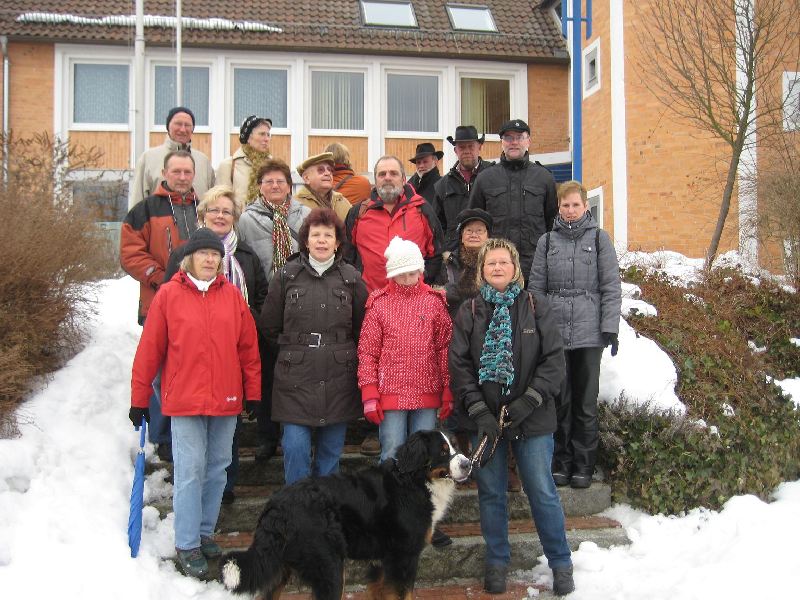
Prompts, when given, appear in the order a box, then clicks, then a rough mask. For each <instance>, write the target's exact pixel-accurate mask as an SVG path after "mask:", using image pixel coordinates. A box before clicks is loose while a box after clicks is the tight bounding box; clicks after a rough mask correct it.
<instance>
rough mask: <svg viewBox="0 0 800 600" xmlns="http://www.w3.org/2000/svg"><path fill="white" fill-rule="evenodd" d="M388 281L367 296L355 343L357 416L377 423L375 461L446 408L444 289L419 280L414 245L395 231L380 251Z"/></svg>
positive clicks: (448, 328)
mask: <svg viewBox="0 0 800 600" xmlns="http://www.w3.org/2000/svg"><path fill="white" fill-rule="evenodd" d="M384 255H385V256H386V276H387V277H388V279H389V283H388V284H387V285H386V286H385V287H383V288H381V289H379V290H375V291H374V292H372V294H370V296H369V299H368V300H367V312H366V315H365V317H364V324H363V325H362V328H361V335H360V337H359V342H358V386H359V388H361V400H362V402H363V404H364V416H365V417H366V418H367V420H369V421H370V422H372V423H375V424H376V425H378V426H379V435H380V442H381V462H382V461H384V460H386V459H387V458H393V457H394V455H395V452H396V451H397V448H398V447H399V446H400V445H402V444H403V443H404V442H405V441H406V438H407V437H408V436H409V435H410V434H412V433H414V432H415V431H420V430H423V429H434V428H435V427H436V411H437V409H439V418H440V419H446V418H447V417H448V415H450V412H451V411H452V409H453V396H452V394H451V393H450V374H449V372H448V370H447V350H448V346H449V345H450V336H451V334H452V329H453V327H452V323H451V321H450V315H449V313H448V312H447V300H446V299H445V296H444V293H443V292H440V291H438V290H433V289H431V287H430V286H428V285H427V284H426V283H425V282H424V281H423V280H422V272H423V270H424V268H425V262H424V260H423V258H422V252H421V251H420V249H419V247H418V246H417V245H416V244H415V243H414V242H410V241H408V240H403V239H400V238H399V237H395V238H394V239H393V240H392V241H391V243H390V244H389V247H388V248H387V249H386V252H385V254H384Z"/></svg>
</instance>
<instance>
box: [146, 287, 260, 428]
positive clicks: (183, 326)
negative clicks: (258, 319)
mask: <svg viewBox="0 0 800 600" xmlns="http://www.w3.org/2000/svg"><path fill="white" fill-rule="evenodd" d="M162 365H163V371H162V375H161V395H162V396H161V410H162V412H163V413H164V414H165V415H169V416H172V417H176V416H188V415H209V416H232V415H238V414H239V413H240V412H242V408H243V406H244V400H260V399H261V359H260V357H259V354H258V339H257V336H256V325H255V322H254V321H253V316H252V314H251V313H250V308H249V307H248V306H247V303H246V302H245V301H244V298H243V297H242V294H241V292H240V291H239V290H238V289H236V287H234V286H233V285H232V284H230V283H228V281H227V280H226V279H225V276H224V275H218V276H217V278H216V279H215V280H214V282H213V283H212V284H211V287H210V288H209V289H208V291H207V292H201V291H200V290H198V289H197V287H196V286H195V284H194V282H192V281H191V280H190V279H189V278H188V277H187V276H186V273H183V272H178V273H176V274H175V275H174V276H173V277H172V279H170V280H169V281H168V282H167V283H165V284H164V285H163V286H161V289H160V290H159V292H158V294H156V297H155V300H153V304H152V305H151V307H150V312H149V313H148V316H147V321H146V322H145V325H144V331H143V332H142V338H141V339H140V340H139V347H138V348H137V349H136V356H135V357H134V359H133V373H132V375H131V405H132V406H138V407H140V408H146V407H147V406H148V404H149V402H150V396H151V394H152V388H151V384H152V382H153V378H154V377H155V376H156V372H157V371H158V369H159V367H161V366H162ZM243 388H244V389H243Z"/></svg>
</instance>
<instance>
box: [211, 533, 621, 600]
mask: <svg viewBox="0 0 800 600" xmlns="http://www.w3.org/2000/svg"><path fill="white" fill-rule="evenodd" d="M566 525H567V541H568V542H569V545H570V548H571V549H572V550H576V549H577V548H578V546H579V545H580V544H581V543H582V542H585V541H592V542H594V543H596V544H597V545H598V546H601V547H604V548H608V547H611V546H616V545H622V544H627V543H629V541H628V538H627V536H626V535H625V531H624V530H623V529H622V527H620V525H619V523H617V522H616V521H613V520H611V519H607V518H605V517H571V518H568V519H567V524H566ZM478 529H479V528H478V525H477V524H468V525H465V526H458V525H450V526H448V525H443V526H442V530H443V531H445V532H446V533H447V534H448V535H450V536H451V537H452V538H453V543H452V544H451V545H450V546H446V547H445V548H433V547H432V546H428V547H427V548H426V549H425V550H424V551H423V553H422V555H421V556H420V564H419V572H418V576H417V582H418V583H419V584H420V585H421V586H426V585H428V586H433V585H435V586H453V585H464V584H463V582H464V580H471V581H475V584H476V587H477V589H478V590H480V589H481V585H482V583H481V581H482V579H481V578H482V576H483V559H484V550H485V546H484V543H483V538H482V537H481V536H480V533H479V531H478ZM509 533H510V534H509V541H510V542H511V564H510V565H509V571H511V572H513V571H521V570H528V569H532V568H533V567H534V566H536V564H537V563H538V558H539V556H541V555H542V553H543V551H542V546H541V544H540V543H539V537H538V535H536V532H535V530H534V528H533V524H532V522H531V521H530V520H527V519H526V520H518V521H512V522H511V523H509ZM215 539H216V540H217V542H218V543H219V544H220V545H221V546H222V547H223V548H225V549H226V550H232V549H242V548H246V547H248V546H249V544H250V542H251V541H252V534H251V533H240V532H231V533H227V534H225V533H223V534H218V535H216V536H215ZM367 565H368V563H367V562H365V561H348V562H347V565H346V581H347V582H348V583H349V585H351V586H353V585H355V586H359V585H364V584H365V583H366V569H367ZM294 584H295V585H294V589H296V590H298V589H301V588H299V587H298V585H297V582H294ZM518 597H519V596H518Z"/></svg>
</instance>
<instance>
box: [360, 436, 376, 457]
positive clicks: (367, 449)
mask: <svg viewBox="0 0 800 600" xmlns="http://www.w3.org/2000/svg"><path fill="white" fill-rule="evenodd" d="M380 453H381V443H380V441H379V440H378V436H377V435H368V436H367V437H365V438H364V441H363V442H361V454H363V455H364V456H379V455H380Z"/></svg>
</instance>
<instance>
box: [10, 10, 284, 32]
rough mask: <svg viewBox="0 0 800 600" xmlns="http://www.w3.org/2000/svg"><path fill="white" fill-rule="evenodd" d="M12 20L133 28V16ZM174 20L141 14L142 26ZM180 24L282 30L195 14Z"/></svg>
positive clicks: (47, 15)
mask: <svg viewBox="0 0 800 600" xmlns="http://www.w3.org/2000/svg"><path fill="white" fill-rule="evenodd" d="M16 20H17V21H18V22H20V23H47V24H50V25H53V24H60V23H66V24H70V25H95V26H101V27H112V26H113V27H134V26H135V25H136V15H108V16H105V17H82V16H80V15H71V14H63V13H51V12H26V13H22V14H21V15H19V16H18V17H17V18H16ZM176 24H177V19H176V18H175V17H170V16H162V15H144V26H145V27H162V28H165V29H174V28H175V26H176ZM181 25H182V26H183V27H186V28H187V29H211V30H217V31H235V30H241V31H266V32H271V33H283V29H281V28H280V27H275V26H274V25H267V24H266V23H260V22H258V21H232V20H230V19H219V18H209V19H197V18H195V17H182V18H181Z"/></svg>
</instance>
